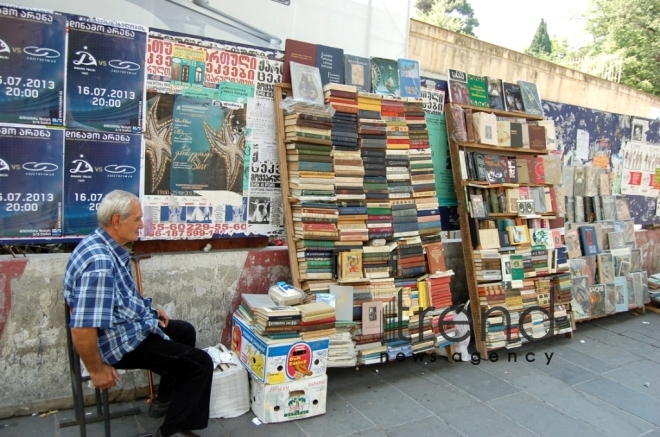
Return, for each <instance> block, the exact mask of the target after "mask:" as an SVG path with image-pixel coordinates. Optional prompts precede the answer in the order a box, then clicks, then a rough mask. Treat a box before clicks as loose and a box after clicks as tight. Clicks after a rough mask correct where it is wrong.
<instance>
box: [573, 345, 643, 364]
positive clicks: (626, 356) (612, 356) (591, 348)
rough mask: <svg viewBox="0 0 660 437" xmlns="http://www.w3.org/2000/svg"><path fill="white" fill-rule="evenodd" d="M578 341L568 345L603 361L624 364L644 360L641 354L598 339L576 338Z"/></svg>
mask: <svg viewBox="0 0 660 437" xmlns="http://www.w3.org/2000/svg"><path fill="white" fill-rule="evenodd" d="M575 340H576V341H574V342H572V343H570V344H569V345H568V347H569V348H571V349H575V350H576V351H579V352H582V353H585V354H587V355H591V356H592V357H595V358H598V359H599V360H601V361H605V362H607V363H610V364H612V365H614V366H617V367H618V366H622V365H624V364H627V363H630V362H633V361H640V360H643V359H644V358H643V357H640V356H639V355H635V354H631V353H630V352H626V351H624V350H621V349H619V348H618V347H614V346H610V345H608V344H605V343H601V342H599V341H596V340H591V339H588V338H587V339H584V343H582V342H581V341H580V340H582V339H579V338H577V339H575Z"/></svg>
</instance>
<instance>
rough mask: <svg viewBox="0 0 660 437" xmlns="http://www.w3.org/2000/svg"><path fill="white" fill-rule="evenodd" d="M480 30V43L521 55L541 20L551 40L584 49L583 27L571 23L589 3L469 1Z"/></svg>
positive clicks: (577, 0)
mask: <svg viewBox="0 0 660 437" xmlns="http://www.w3.org/2000/svg"><path fill="white" fill-rule="evenodd" d="M469 2H470V5H472V9H474V15H475V17H476V18H477V19H478V20H479V27H477V28H475V31H474V33H475V34H476V35H477V37H478V38H479V39H480V40H483V41H487V42H489V43H492V44H496V45H498V46H502V47H506V48H509V49H513V50H517V51H520V52H522V51H524V50H525V49H526V48H527V47H528V46H529V45H530V43H531V42H532V38H534V33H535V32H536V29H537V27H538V25H539V23H540V22H541V18H543V19H544V20H545V22H546V23H547V25H548V34H549V35H550V38H552V37H554V36H555V35H556V36H558V37H559V39H560V40H561V39H563V38H564V37H566V38H568V41H569V44H570V45H571V46H572V47H574V48H579V47H581V46H582V45H584V42H585V36H584V33H583V28H584V24H583V22H582V21H581V20H576V19H571V17H572V16H574V15H575V13H576V12H579V11H580V10H584V9H586V8H587V7H588V5H589V0H549V1H539V0H469ZM413 3H414V2H413Z"/></svg>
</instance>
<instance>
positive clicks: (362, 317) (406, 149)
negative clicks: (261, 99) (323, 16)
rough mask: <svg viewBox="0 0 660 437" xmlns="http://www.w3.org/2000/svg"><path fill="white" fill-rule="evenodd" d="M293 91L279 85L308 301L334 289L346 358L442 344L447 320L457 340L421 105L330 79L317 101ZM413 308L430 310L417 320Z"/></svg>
mask: <svg viewBox="0 0 660 437" xmlns="http://www.w3.org/2000/svg"><path fill="white" fill-rule="evenodd" d="M291 65H292V81H293V83H294V84H296V83H297V82H296V74H295V72H294V71H293V67H294V63H291ZM313 73H314V72H310V73H309V74H310V75H313ZM310 77H311V76H310ZM306 80H309V79H306ZM298 85H301V84H298ZM298 85H296V86H298ZM301 86H302V85H301ZM297 89H300V88H297ZM291 94H292V87H291V86H290V85H285V84H278V85H276V86H275V105H276V111H277V114H276V115H277V127H278V143H279V156H280V173H281V177H282V195H283V196H282V197H283V201H284V205H283V206H284V213H285V226H286V233H287V243H288V246H289V258H290V261H291V274H292V278H293V284H294V285H295V286H297V287H300V288H301V289H302V290H303V291H304V292H305V293H306V298H305V300H306V301H318V300H319V299H321V298H323V299H325V298H326V296H327V295H328V294H330V295H331V296H334V298H333V299H334V303H335V305H336V308H337V314H338V316H337V326H338V327H339V326H340V325H341V326H343V327H346V328H347V329H349V330H350V333H351V336H352V340H353V343H352V344H354V347H353V348H351V347H347V348H346V349H347V351H346V355H347V356H351V354H352V356H353V361H352V363H351V361H350V360H343V362H344V363H348V364H347V365H351V364H356V363H357V364H372V363H380V362H382V360H383V356H382V355H383V354H385V355H386V357H387V358H389V359H390V360H392V359H395V358H396V357H397V356H399V357H400V356H401V355H400V354H403V355H404V356H410V355H411V354H412V353H414V352H422V351H426V350H430V349H433V348H436V347H440V348H445V347H448V346H449V344H450V342H449V341H447V340H446V339H445V338H444V337H443V336H442V335H441V333H440V329H441V328H442V325H443V323H442V322H445V323H448V324H446V325H445V326H444V330H445V333H446V334H448V335H449V336H452V335H455V330H454V328H453V326H451V324H450V323H451V315H446V316H441V314H442V311H443V310H444V309H446V308H448V307H450V306H451V305H452V299H451V291H450V288H449V282H450V278H451V276H452V275H453V272H451V270H450V271H445V270H446V268H445V266H444V255H443V251H442V242H441V241H440V231H441V224H440V215H439V207H438V200H437V197H436V191H435V179H434V173H433V163H432V160H431V149H430V145H429V140H428V131H427V129H426V122H425V115H424V109H423V101H422V100H421V99H417V98H400V97H388V96H383V95H379V94H373V93H368V92H363V91H361V90H359V89H358V88H356V86H352V85H343V84H335V83H328V84H327V85H325V86H323V91H322V94H323V97H324V99H323V100H322V102H321V104H310V103H308V102H300V101H294V100H292V99H286V98H287V97H289V96H291ZM283 101H284V102H285V105H284V108H282V106H281V103H282V102H283ZM428 254H432V255H433V256H431V255H429V256H428V259H427V255H428ZM344 306H345V307H347V309H348V311H342V310H341V308H340V307H344ZM420 306H422V307H423V308H428V307H429V306H434V307H435V310H434V311H429V312H422V316H423V317H421V320H420V318H419V317H417V316H415V317H413V315H414V314H415V313H417V312H418V310H419V307H420ZM340 313H341V314H347V315H345V316H344V319H343V320H340V318H339V314H340ZM447 313H449V314H452V313H450V312H447ZM441 317H444V319H443V320H442V321H441V320H440V318H441ZM331 343H332V340H331ZM348 349H350V350H348Z"/></svg>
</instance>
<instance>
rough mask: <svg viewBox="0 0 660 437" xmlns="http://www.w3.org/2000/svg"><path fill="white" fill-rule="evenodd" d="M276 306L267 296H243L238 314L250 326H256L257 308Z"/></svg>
mask: <svg viewBox="0 0 660 437" xmlns="http://www.w3.org/2000/svg"><path fill="white" fill-rule="evenodd" d="M276 306H277V304H276V303H275V302H273V299H271V298H270V296H268V295H267V294H242V295H241V304H240V305H239V306H238V312H239V313H240V314H241V316H242V317H243V319H245V321H246V322H248V324H250V325H254V324H255V323H256V315H255V311H256V310H257V308H264V307H266V308H271V307H276Z"/></svg>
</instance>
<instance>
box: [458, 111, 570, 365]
mask: <svg viewBox="0 0 660 437" xmlns="http://www.w3.org/2000/svg"><path fill="white" fill-rule="evenodd" d="M453 105H457V106H460V107H462V108H463V109H471V110H472V112H488V113H494V114H495V115H496V116H503V117H513V118H524V119H526V120H528V121H536V120H543V117H539V116H534V115H529V114H525V113H520V112H505V111H498V110H493V109H490V108H480V107H475V106H469V105H462V104H456V103H450V104H448V105H447V108H446V109H447V110H446V113H447V114H449V113H450V111H451V108H452V106H453ZM446 120H447V134H448V141H449V150H450V157H451V164H452V168H453V176H454V184H455V187H456V197H457V199H458V215H459V220H460V228H461V237H462V244H463V254H464V259H465V272H466V277H467V284H468V292H469V297H470V302H472V305H471V306H470V307H471V313H472V323H473V325H472V329H473V330H474V333H475V335H474V338H475V342H476V348H477V351H478V352H479V353H480V354H481V355H482V356H487V354H488V352H489V351H490V350H493V349H497V348H493V349H490V348H488V347H487V346H486V342H485V341H484V339H483V338H481V332H482V329H483V323H485V321H484V320H482V313H481V305H480V299H479V293H478V285H479V284H480V283H483V282H493V281H478V280H477V274H476V269H475V257H474V250H476V249H477V248H475V247H473V245H472V241H473V235H472V234H471V226H470V220H471V219H470V217H469V213H470V207H469V205H468V204H467V202H469V199H466V195H465V191H466V189H467V187H468V186H472V187H474V186H475V185H479V186H482V187H483V188H497V187H498V186H501V185H487V184H485V183H484V182H482V181H471V180H464V179H463V178H462V176H461V170H460V169H461V162H460V156H459V150H463V151H484V152H492V153H495V154H498V155H502V156H520V155H546V154H547V153H548V152H547V151H545V150H533V149H525V148H512V147H499V146H492V145H486V144H478V143H474V142H457V141H456V140H455V135H453V132H454V129H455V126H454V120H453V119H452V117H451V116H449V115H448V116H447V118H446ZM520 186H529V187H534V186H537V187H538V186H547V185H545V184H520ZM553 215H554V214H553ZM517 216H518V215H517V214H508V213H491V214H489V215H488V219H501V218H511V219H513V218H516V217H517ZM546 218H549V217H546ZM553 218H554V217H553ZM548 276H552V275H548ZM571 319H572V318H571ZM566 336H567V337H570V336H572V333H567V334H566Z"/></svg>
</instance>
